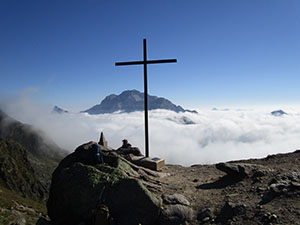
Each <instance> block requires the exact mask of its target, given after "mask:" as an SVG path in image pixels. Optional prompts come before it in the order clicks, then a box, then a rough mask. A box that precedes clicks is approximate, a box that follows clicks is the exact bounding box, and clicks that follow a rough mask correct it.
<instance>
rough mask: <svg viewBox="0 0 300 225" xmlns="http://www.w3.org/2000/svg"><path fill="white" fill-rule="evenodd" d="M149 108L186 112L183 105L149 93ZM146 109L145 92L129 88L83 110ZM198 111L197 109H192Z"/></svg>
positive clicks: (90, 111)
mask: <svg viewBox="0 0 300 225" xmlns="http://www.w3.org/2000/svg"><path fill="white" fill-rule="evenodd" d="M148 104H149V110H154V109H166V110H171V111H174V112H186V111H189V110H185V109H183V108H182V107H181V106H179V105H178V106H177V105H175V104H173V103H172V102H171V101H169V100H168V99H165V98H162V97H157V96H151V95H148ZM143 110H144V93H141V92H139V91H137V90H127V91H124V92H122V93H121V94H120V95H115V94H112V95H109V96H107V97H106V98H105V99H104V100H103V101H102V102H101V103H100V104H98V105H95V106H93V107H91V108H90V109H87V110H85V111H83V112H87V113H88V114H103V113H113V112H116V111H122V112H134V111H143ZM190 112H196V111H190Z"/></svg>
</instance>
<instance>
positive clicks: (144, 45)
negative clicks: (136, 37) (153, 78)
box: [143, 39, 149, 157]
mask: <svg viewBox="0 0 300 225" xmlns="http://www.w3.org/2000/svg"><path fill="white" fill-rule="evenodd" d="M143 47H144V109H145V113H144V115H145V152H146V157H149V126H148V77H147V40H146V39H144V41H143Z"/></svg>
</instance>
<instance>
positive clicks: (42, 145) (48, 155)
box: [0, 110, 67, 187]
mask: <svg viewBox="0 0 300 225" xmlns="http://www.w3.org/2000/svg"><path fill="white" fill-rule="evenodd" d="M1 139H3V140H4V139H10V140H13V141H15V142H17V143H18V144H20V145H21V146H22V147H23V148H24V149H26V151H27V156H28V159H29V161H30V163H31V166H32V167H33V168H34V170H35V173H36V174H37V176H38V177H39V179H40V181H41V182H42V183H43V184H44V185H45V186H46V187H49V186H50V180H51V173H52V171H53V170H54V168H55V167H56V166H57V164H58V162H59V161H60V160H61V159H62V158H63V157H64V156H65V155H66V154H67V153H66V151H65V150H63V149H61V148H60V147H58V146H57V145H56V144H55V143H54V142H53V141H51V140H50V139H49V138H48V137H47V136H46V135H45V134H43V132H42V131H40V130H37V129H35V128H34V127H32V126H30V125H27V124H23V123H21V122H19V121H17V120H15V119H13V118H11V117H9V116H8V115H6V114H5V113H4V112H3V111H1V110H0V140H1Z"/></svg>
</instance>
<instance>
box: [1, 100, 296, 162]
mask: <svg viewBox="0 0 300 225" xmlns="http://www.w3.org/2000/svg"><path fill="white" fill-rule="evenodd" d="M0 107H1V108H2V109H3V110H4V111H5V112H6V113H7V114H8V115H10V116H11V117H13V118H15V119H17V120H19V121H21V122H23V123H27V124H32V125H34V126H35V127H37V128H39V129H41V130H43V131H44V132H45V133H46V134H47V135H48V136H49V137H50V138H51V139H53V140H54V141H55V142H56V143H57V144H58V145H59V146H60V147H62V148H64V149H67V150H69V151H73V150H74V149H75V148H76V147H77V146H78V145H80V144H82V143H85V142H88V141H91V140H92V141H98V140H99V137H100V132H101V131H103V132H104V134H105V137H106V139H107V141H108V143H109V145H110V146H111V147H113V148H118V147H120V146H121V144H122V140H123V139H127V140H128V141H129V142H130V143H131V144H132V145H133V146H137V147H139V148H140V149H141V151H142V152H143V151H144V114H143V112H133V113H113V114H102V115H88V114H86V113H69V114H55V113H51V109H49V107H43V106H42V105H41V104H37V103H36V102H34V101H32V99H30V98H19V97H18V98H14V99H12V98H6V99H2V100H1V103H0ZM198 112H199V113H198V114H195V113H188V112H186V113H175V112H171V111H167V110H154V111H150V113H149V128H150V155H151V156H153V157H154V156H155V157H161V158H164V159H165V160H166V162H167V163H169V164H182V165H186V166H187V165H192V164H203V163H216V162H221V161H229V160H236V159H247V158H254V157H265V156H267V155H268V154H275V153H284V152H291V151H294V150H296V149H300V114H299V112H300V111H297V110H294V111H293V110H290V111H287V113H288V115H283V116H279V117H276V116H273V115H271V114H270V112H271V111H270V109H259V110H255V109H252V110H232V109H230V110H198ZM183 117H186V118H188V119H189V120H191V121H193V122H194V123H195V124H190V125H185V124H183Z"/></svg>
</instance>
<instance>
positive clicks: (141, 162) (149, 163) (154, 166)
mask: <svg viewBox="0 0 300 225" xmlns="http://www.w3.org/2000/svg"><path fill="white" fill-rule="evenodd" d="M131 162H132V163H134V164H135V165H137V166H142V167H145V168H148V169H151V170H155V171H159V170H161V169H162V168H163V167H164V166H165V160H164V159H161V158H157V157H155V158H148V157H145V156H134V157H132V160H131Z"/></svg>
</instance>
